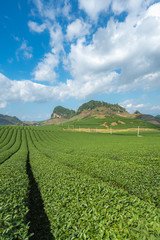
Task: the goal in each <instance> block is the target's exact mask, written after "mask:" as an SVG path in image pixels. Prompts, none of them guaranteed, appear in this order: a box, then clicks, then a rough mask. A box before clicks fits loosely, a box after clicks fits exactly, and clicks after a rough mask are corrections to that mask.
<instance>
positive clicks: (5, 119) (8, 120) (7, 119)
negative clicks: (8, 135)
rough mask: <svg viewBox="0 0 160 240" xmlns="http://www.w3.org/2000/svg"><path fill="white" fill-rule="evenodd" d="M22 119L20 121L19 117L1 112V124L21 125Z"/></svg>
mask: <svg viewBox="0 0 160 240" xmlns="http://www.w3.org/2000/svg"><path fill="white" fill-rule="evenodd" d="M20 124H22V121H20V120H19V119H18V118H17V117H15V116H14V117H11V116H8V115H3V114H0V125H20Z"/></svg>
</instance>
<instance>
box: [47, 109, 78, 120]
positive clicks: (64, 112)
mask: <svg viewBox="0 0 160 240" xmlns="http://www.w3.org/2000/svg"><path fill="white" fill-rule="evenodd" d="M75 115H76V112H75V111H74V110H70V109H68V108H64V107H62V106H57V107H55V108H54V110H53V113H52V115H51V118H66V119H69V118H72V117H73V116H75Z"/></svg>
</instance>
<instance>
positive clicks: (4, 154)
mask: <svg viewBox="0 0 160 240" xmlns="http://www.w3.org/2000/svg"><path fill="white" fill-rule="evenodd" d="M14 131H15V132H14V133H13V137H12V138H11V140H10V141H9V143H8V144H6V146H5V147H4V148H2V149H1V151H0V163H3V162H4V161H6V160H7V159H8V158H9V157H11V156H12V155H13V154H14V153H16V152H17V151H18V149H19V148H20V145H21V140H22V136H21V135H22V132H21V130H14Z"/></svg>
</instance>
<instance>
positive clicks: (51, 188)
mask: <svg viewBox="0 0 160 240" xmlns="http://www.w3.org/2000/svg"><path fill="white" fill-rule="evenodd" d="M6 129H9V128H6ZM13 129H15V130H14V132H15V131H16V133H17V137H15V135H14V134H15V133H14V132H13V131H12V130H13ZM1 133H2V134H1ZM25 133H26V134H25ZM0 134H1V137H3V136H4V134H6V139H7V140H5V139H3V143H2V146H3V148H2V150H0V151H3V150H4V149H5V151H3V152H1V153H0V156H1V154H6V153H7V152H8V151H10V150H12V154H11V155H10V158H8V157H5V156H3V157H2V158H3V161H4V159H5V158H6V159H8V160H7V161H4V162H3V164H1V165H0V172H1V173H2V174H1V177H0V178H1V185H0V190H1V199H0V200H1V202H2V208H1V209H0V211H1V213H0V214H1V217H2V227H0V236H2V237H1V238H0V239H3V240H4V239H10V240H15V239H22V240H35V239H38V240H42V239H43V240H53V239H62V240H63V239H64V240H67V239H68V240H70V239H88V240H93V239H95V240H96V239H97V240H100V239H106V240H108V239H113V240H114V239H134V240H137V239H138V240H139V239H140V240H141V239H155V240H156V239H159V238H160V210H159V208H158V204H159V194H158V192H159V190H160V186H159V176H160V174H159V173H160V172H159V162H160V145H159V138H158V137H157V138H156V139H155V138H151V137H148V136H147V137H146V138H145V137H144V138H136V137H133V136H115V135H113V136H112V135H103V134H92V133H91V134H88V133H68V132H62V131H58V130H57V128H54V127H18V128H17V127H15V128H14V127H13V128H10V129H9V130H8V133H6V131H4V132H1V131H0ZM12 134H13V135H12ZM26 135H27V138H26ZM13 139H14V140H13ZM7 141H8V142H7ZM14 141H15V142H14ZM21 143H22V144H21ZM151 143H152V145H151ZM9 146H10V148H9V149H8V147H9ZM18 146H19V147H18ZM16 148H17V150H16V151H15V149H16ZM6 156H7V155H6ZM125 189H126V190H127V191H126V190H125ZM30 233H33V234H34V235H33V236H31V235H32V234H31V235H30Z"/></svg>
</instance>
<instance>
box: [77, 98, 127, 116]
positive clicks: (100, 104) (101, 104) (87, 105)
mask: <svg viewBox="0 0 160 240" xmlns="http://www.w3.org/2000/svg"><path fill="white" fill-rule="evenodd" d="M97 107H98V108H99V107H105V108H108V109H110V110H111V111H113V112H117V113H118V112H120V113H122V112H125V111H126V110H125V108H123V107H121V106H120V105H118V104H110V103H107V102H101V101H94V100H91V101H89V102H87V103H84V104H82V105H81V106H80V107H79V108H78V110H77V114H80V113H82V112H83V111H84V110H92V109H95V108H97Z"/></svg>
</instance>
